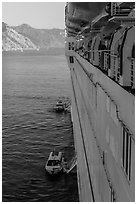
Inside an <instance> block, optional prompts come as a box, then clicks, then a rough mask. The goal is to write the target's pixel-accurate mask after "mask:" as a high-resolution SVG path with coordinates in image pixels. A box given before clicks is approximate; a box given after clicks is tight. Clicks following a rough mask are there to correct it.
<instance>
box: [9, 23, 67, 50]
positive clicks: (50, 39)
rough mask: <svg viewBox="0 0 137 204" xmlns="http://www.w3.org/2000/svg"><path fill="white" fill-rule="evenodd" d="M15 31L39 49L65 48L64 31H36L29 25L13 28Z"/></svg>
mask: <svg viewBox="0 0 137 204" xmlns="http://www.w3.org/2000/svg"><path fill="white" fill-rule="evenodd" d="M13 28H14V29H15V31H17V32H18V33H20V34H21V35H24V36H25V37H28V38H29V39H30V40H31V41H32V42H33V43H34V44H35V45H36V46H38V47H39V48H46V49H49V48H54V47H55V48H63V47H64V41H65V38H64V37H65V36H64V30H63V29H36V28H32V27H31V26H29V25H27V24H22V25H20V26H16V27H13Z"/></svg>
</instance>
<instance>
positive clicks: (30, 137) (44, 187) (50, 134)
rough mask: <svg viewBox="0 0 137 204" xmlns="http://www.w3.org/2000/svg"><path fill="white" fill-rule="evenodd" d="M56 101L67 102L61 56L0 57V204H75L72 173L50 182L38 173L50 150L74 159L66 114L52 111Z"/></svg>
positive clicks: (67, 80) (64, 64) (68, 90)
mask: <svg viewBox="0 0 137 204" xmlns="http://www.w3.org/2000/svg"><path fill="white" fill-rule="evenodd" d="M58 97H61V98H63V99H64V100H66V101H69V100H70V97H71V88H70V75H69V70H68V67H67V62H66V59H65V56H39V55H37V56H29V55H27V56H22V55H21V54H20V55H17V56H16V55H12V56H10V55H3V59H2V200H3V202H5V201H6V202H48V201H50V202H75V201H78V189H77V175H76V173H71V174H68V175H60V176H58V177H57V178H55V179H52V178H50V177H48V176H47V174H46V172H45V169H44V165H45V163H46V160H47V159H48V156H49V153H50V151H52V150H53V149H55V148H56V149H58V150H60V151H63V152H64V153H65V158H66V160H67V161H70V160H71V158H72V157H73V155H74V141H73V131H72V123H71V116H70V113H66V114H65V113H61V114H57V113H55V112H54V111H53V106H54V104H55V103H56V101H57V100H58Z"/></svg>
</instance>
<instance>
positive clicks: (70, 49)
mask: <svg viewBox="0 0 137 204" xmlns="http://www.w3.org/2000/svg"><path fill="white" fill-rule="evenodd" d="M69 50H71V43H70V42H69Z"/></svg>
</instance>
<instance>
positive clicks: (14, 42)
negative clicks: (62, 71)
mask: <svg viewBox="0 0 137 204" xmlns="http://www.w3.org/2000/svg"><path fill="white" fill-rule="evenodd" d="M37 49H38V47H37V46H36V45H35V44H34V43H32V41H31V40H30V39H29V38H28V37H26V36H23V35H21V34H19V33H18V32H17V31H15V30H14V29H13V28H12V27H10V26H8V25H7V24H5V23H2V50H3V51H13V50H14V51H17V50H20V51H23V50H37Z"/></svg>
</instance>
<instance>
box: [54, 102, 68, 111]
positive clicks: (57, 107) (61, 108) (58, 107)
mask: <svg viewBox="0 0 137 204" xmlns="http://www.w3.org/2000/svg"><path fill="white" fill-rule="evenodd" d="M54 110H55V111H57V112H63V111H65V110H66V104H65V103H63V101H62V100H59V101H58V102H57V103H56V105H55V107H54Z"/></svg>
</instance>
